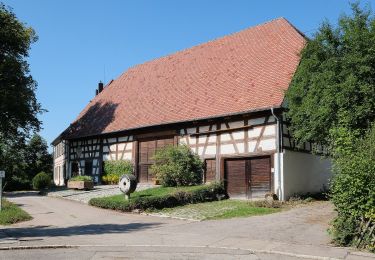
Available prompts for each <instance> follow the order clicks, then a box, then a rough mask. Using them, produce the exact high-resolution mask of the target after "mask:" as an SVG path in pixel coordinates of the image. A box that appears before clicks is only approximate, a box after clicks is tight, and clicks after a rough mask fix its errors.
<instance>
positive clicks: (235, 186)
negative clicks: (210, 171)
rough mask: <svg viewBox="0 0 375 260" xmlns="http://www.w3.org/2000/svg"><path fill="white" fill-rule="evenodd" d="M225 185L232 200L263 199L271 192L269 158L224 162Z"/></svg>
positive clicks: (228, 160)
mask: <svg viewBox="0 0 375 260" xmlns="http://www.w3.org/2000/svg"><path fill="white" fill-rule="evenodd" d="M225 184H226V189H227V192H228V195H229V196H230V197H232V198H233V197H234V198H236V197H237V198H264V196H265V194H266V193H267V192H270V191H271V160H270V157H260V158H246V159H227V160H225Z"/></svg>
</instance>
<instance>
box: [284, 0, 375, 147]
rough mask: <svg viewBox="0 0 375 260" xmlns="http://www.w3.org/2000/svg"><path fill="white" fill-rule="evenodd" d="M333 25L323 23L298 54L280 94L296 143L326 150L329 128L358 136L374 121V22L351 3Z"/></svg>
mask: <svg viewBox="0 0 375 260" xmlns="http://www.w3.org/2000/svg"><path fill="white" fill-rule="evenodd" d="M352 12H353V13H352V15H351V16H348V15H342V16H341V17H340V18H339V21H338V26H337V27H333V26H332V25H330V24H329V23H328V22H324V23H323V24H322V26H321V27H320V28H319V30H318V32H317V33H316V34H315V35H314V37H313V38H312V39H310V40H309V41H308V43H307V46H306V47H305V49H304V50H303V51H302V54H301V55H302V57H301V62H300V65H299V67H298V69H297V71H296V73H295V75H294V77H293V80H292V83H291V86H290V88H289V89H288V91H287V93H286V103H287V107H288V112H287V116H288V118H289V120H290V122H291V130H292V133H293V136H294V138H295V139H296V141H297V142H298V143H299V144H301V143H303V142H305V141H310V142H314V143H320V144H325V145H331V144H332V142H331V140H333V139H334V136H332V135H333V134H334V133H335V132H336V130H335V128H337V127H341V126H345V127H346V128H347V129H348V131H351V132H356V131H357V132H358V134H363V133H364V132H365V131H366V129H368V127H369V125H370V124H371V122H373V121H374V119H375V20H374V18H373V16H372V15H371V11H370V9H369V8H367V7H365V8H364V9H361V8H360V6H359V3H358V2H357V3H353V4H352Z"/></svg>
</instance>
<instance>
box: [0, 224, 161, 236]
mask: <svg viewBox="0 0 375 260" xmlns="http://www.w3.org/2000/svg"><path fill="white" fill-rule="evenodd" d="M160 225H161V223H129V224H91V225H82V226H72V227H61V228H54V227H48V226H35V227H29V228H6V229H4V231H5V233H6V234H7V235H8V236H10V237H15V238H17V239H22V238H23V237H56V236H77V235H102V234H116V233H129V232H134V231H138V230H142V229H147V228H152V227H157V226H160Z"/></svg>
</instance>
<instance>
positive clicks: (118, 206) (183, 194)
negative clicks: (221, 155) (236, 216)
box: [89, 183, 227, 212]
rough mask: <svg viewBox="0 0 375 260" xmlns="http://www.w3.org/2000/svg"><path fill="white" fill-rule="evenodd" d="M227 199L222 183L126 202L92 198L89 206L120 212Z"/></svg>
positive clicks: (137, 198)
mask: <svg viewBox="0 0 375 260" xmlns="http://www.w3.org/2000/svg"><path fill="white" fill-rule="evenodd" d="M223 198H227V195H226V192H225V189H224V185H223V184H222V183H212V184H209V185H203V186H202V187H199V188H197V189H194V190H192V191H177V192H174V193H171V194H167V195H161V196H150V197H136V198H134V199H130V200H128V201H126V200H123V201H118V200H110V199H108V198H93V199H91V200H90V201H89V205H92V206H95V207H100V208H105V209H113V210H120V211H128V212H129V211H133V210H142V211H144V210H147V209H162V208H173V207H176V206H182V205H186V204H192V203H199V202H208V201H216V200H221V199H223Z"/></svg>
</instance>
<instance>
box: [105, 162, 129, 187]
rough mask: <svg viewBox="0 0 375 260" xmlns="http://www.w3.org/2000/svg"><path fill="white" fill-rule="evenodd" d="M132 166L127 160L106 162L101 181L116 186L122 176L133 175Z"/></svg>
mask: <svg viewBox="0 0 375 260" xmlns="http://www.w3.org/2000/svg"><path fill="white" fill-rule="evenodd" d="M133 172H134V166H133V163H132V162H131V161H129V160H119V161H106V162H105V164H104V175H103V177H102V181H103V182H104V183H107V184H117V183H118V182H119V179H120V178H121V176H122V175H124V174H133Z"/></svg>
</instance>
